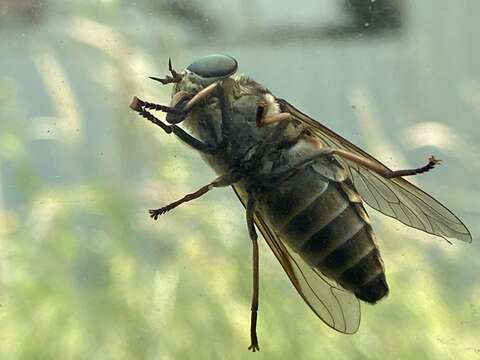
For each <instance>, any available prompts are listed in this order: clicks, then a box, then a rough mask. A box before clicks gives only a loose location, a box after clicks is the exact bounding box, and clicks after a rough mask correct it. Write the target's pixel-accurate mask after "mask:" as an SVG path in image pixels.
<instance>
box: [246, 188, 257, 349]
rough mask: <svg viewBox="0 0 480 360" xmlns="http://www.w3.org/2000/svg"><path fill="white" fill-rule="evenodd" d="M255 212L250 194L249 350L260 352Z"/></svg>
mask: <svg viewBox="0 0 480 360" xmlns="http://www.w3.org/2000/svg"><path fill="white" fill-rule="evenodd" d="M254 211H255V200H254V198H253V196H252V194H251V193H249V194H248V202H247V227H248V234H249V236H250V239H251V240H252V261H253V294H252V307H251V317H250V346H249V347H248V349H249V350H252V351H253V352H255V351H260V347H259V346H258V338H257V311H258V290H259V279H258V278H259V275H258V273H259V266H258V265H259V262H258V243H257V232H256V231H255V225H254V220H253V214H254Z"/></svg>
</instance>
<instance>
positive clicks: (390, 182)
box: [277, 99, 472, 242]
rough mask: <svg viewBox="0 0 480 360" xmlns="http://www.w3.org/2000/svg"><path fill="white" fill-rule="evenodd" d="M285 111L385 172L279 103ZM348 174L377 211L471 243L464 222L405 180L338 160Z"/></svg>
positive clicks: (332, 144)
mask: <svg viewBox="0 0 480 360" xmlns="http://www.w3.org/2000/svg"><path fill="white" fill-rule="evenodd" d="M277 102H278V103H279V104H280V107H281V108H282V110H283V111H286V112H289V113H291V114H292V115H293V116H294V117H295V118H296V119H298V120H299V121H300V122H302V123H303V124H305V125H307V126H308V128H309V129H310V130H311V131H312V136H315V137H316V138H317V139H318V140H320V141H321V142H322V143H323V144H324V145H325V146H328V147H332V148H340V149H344V150H348V151H350V152H353V153H356V154H358V155H361V156H364V157H367V158H369V159H371V160H372V161H374V162H376V163H377V164H379V165H380V166H382V167H383V168H384V169H387V170H390V169H388V168H387V167H386V166H385V165H383V164H382V163H381V162H380V161H378V160H377V159H375V158H374V157H372V156H371V155H369V154H368V153H366V152H365V151H363V150H362V149H360V148H359V147H357V146H355V145H353V144H352V143H350V142H349V141H348V140H346V139H344V138H343V137H341V136H340V135H338V134H336V133H334V132H333V131H332V130H330V129H328V128H327V127H325V126H323V125H321V124H320V123H318V122H317V121H315V120H314V119H312V118H310V117H309V116H307V115H305V114H303V113H302V112H301V111H299V110H298V109H296V108H295V107H293V106H292V105H291V104H289V103H288V102H287V101H285V100H283V99H277ZM338 160H339V161H340V162H341V163H342V164H343V165H344V166H345V168H346V169H348V171H349V175H350V178H351V180H352V182H353V184H354V186H355V188H356V190H357V191H358V192H359V193H360V195H361V196H362V198H363V200H364V201H365V202H366V203H367V204H368V205H370V206H371V207H373V208H374V209H376V210H378V211H380V212H382V213H383V214H385V215H387V216H390V217H393V218H395V219H397V220H399V221H400V222H402V223H404V224H405V225H408V226H411V227H413V228H415V229H419V230H422V231H425V232H427V233H429V234H433V235H437V236H440V237H442V238H444V239H445V240H447V241H448V242H450V241H449V240H450V239H457V240H461V241H466V242H471V241H472V236H471V234H470V232H469V231H468V229H467V228H466V226H465V225H464V224H463V222H462V221H461V220H460V219H459V218H458V217H457V216H455V215H454V214H453V213H452V212H451V211H450V210H449V209H447V208H446V207H445V206H443V205H442V204H441V203H440V202H438V201H437V200H435V199H434V198H433V197H432V196H430V195H428V194H427V193H426V192H424V191H423V190H421V189H419V188H418V187H416V186H415V185H413V184H411V183H410V182H408V181H407V180H405V179H404V178H401V177H398V178H392V179H386V178H384V177H382V176H380V175H379V174H377V173H375V172H373V171H371V170H369V169H367V168H365V167H363V166H361V165H358V164H357V163H355V162H352V161H349V160H345V159H343V158H338Z"/></svg>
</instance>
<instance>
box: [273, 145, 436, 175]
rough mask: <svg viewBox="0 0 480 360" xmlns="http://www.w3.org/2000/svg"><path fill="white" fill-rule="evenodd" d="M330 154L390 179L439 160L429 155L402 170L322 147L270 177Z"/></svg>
mask: <svg viewBox="0 0 480 360" xmlns="http://www.w3.org/2000/svg"><path fill="white" fill-rule="evenodd" d="M332 155H337V156H339V157H341V158H343V159H345V160H349V161H351V162H354V163H356V164H358V165H360V166H363V167H365V168H367V169H368V170H371V171H373V172H375V173H377V174H378V175H380V176H382V177H384V178H386V179H392V178H396V177H402V176H411V175H417V174H422V173H424V172H427V171H429V170H431V169H433V168H434V167H435V165H437V164H439V163H440V162H441V160H438V159H436V158H435V157H434V156H431V157H430V158H429V159H428V163H427V164H426V165H424V166H421V167H418V168H414V169H403V170H395V171H394V170H390V169H388V168H387V167H386V166H384V165H382V164H380V163H378V162H376V161H373V160H371V159H369V158H367V157H364V156H361V155H358V154H356V153H353V152H350V151H347V150H343V149H332V148H324V149H320V150H318V151H316V152H315V153H313V154H311V155H309V156H307V157H305V158H303V159H300V160H298V161H297V162H295V163H293V164H290V165H289V166H288V167H283V168H280V169H278V170H277V171H276V172H275V173H273V174H271V175H270V177H273V178H281V177H282V176H287V175H289V174H291V172H292V171H294V170H296V169H298V168H300V167H302V166H304V165H306V164H308V163H310V162H312V161H315V160H316V159H318V158H320V157H324V156H332Z"/></svg>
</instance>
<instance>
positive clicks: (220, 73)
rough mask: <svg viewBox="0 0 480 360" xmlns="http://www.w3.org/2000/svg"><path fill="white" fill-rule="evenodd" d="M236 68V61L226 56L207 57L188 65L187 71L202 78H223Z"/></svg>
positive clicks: (232, 72) (231, 73)
mask: <svg viewBox="0 0 480 360" xmlns="http://www.w3.org/2000/svg"><path fill="white" fill-rule="evenodd" d="M237 68H238V63H237V60H235V59H234V58H233V57H231V56H227V55H220V54H214V55H207V56H205V57H203V58H201V59H198V60H196V61H194V62H193V63H191V64H190V65H188V67H187V70H189V71H191V72H193V73H195V74H196V75H198V76H200V77H202V78H225V77H228V76H230V75H233V74H234V73H235V72H236V71H237Z"/></svg>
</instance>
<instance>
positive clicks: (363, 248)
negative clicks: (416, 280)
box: [130, 55, 472, 351]
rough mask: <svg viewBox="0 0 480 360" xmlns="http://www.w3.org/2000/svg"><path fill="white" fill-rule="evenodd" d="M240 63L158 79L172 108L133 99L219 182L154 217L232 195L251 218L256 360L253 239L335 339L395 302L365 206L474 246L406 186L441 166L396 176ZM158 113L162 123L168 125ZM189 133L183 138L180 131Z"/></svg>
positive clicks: (215, 61)
mask: <svg viewBox="0 0 480 360" xmlns="http://www.w3.org/2000/svg"><path fill="white" fill-rule="evenodd" d="M237 67H238V64H237V61H236V60H235V59H234V58H232V57H229V56H225V55H209V56H206V57H204V58H201V59H199V60H197V61H195V62H193V63H192V64H190V65H189V66H188V67H187V68H186V69H185V70H184V71H183V72H181V73H177V72H176V71H175V70H173V68H172V64H171V62H169V69H170V73H171V75H169V76H167V77H166V78H155V77H153V78H152V79H154V80H158V81H160V82H161V83H162V84H170V83H171V84H173V85H174V88H173V95H172V99H171V103H170V105H169V106H164V105H159V104H154V103H149V102H145V101H142V100H140V99H138V98H136V97H134V98H133V101H132V103H131V105H130V107H131V108H132V109H133V110H135V111H136V112H138V113H139V114H140V115H141V116H143V117H144V118H146V119H148V120H150V121H151V122H153V123H154V124H156V125H158V126H160V127H161V128H162V129H163V130H164V131H165V132H166V133H167V134H171V133H173V134H175V135H176V136H177V137H178V138H179V139H180V140H181V141H183V142H184V143H186V144H188V145H189V146H191V147H192V148H194V149H195V150H197V151H199V152H200V153H201V155H202V157H203V159H204V160H205V161H206V162H207V163H208V164H209V165H210V166H211V167H212V168H213V169H214V170H215V172H216V173H217V174H218V177H217V178H216V179H215V180H213V181H212V182H211V183H209V184H207V185H205V186H202V187H201V188H199V189H198V190H197V191H195V192H193V193H190V194H188V195H186V196H184V197H183V198H181V199H179V200H177V201H175V202H173V203H171V204H169V205H167V206H164V207H161V208H158V209H154V210H150V216H151V217H152V218H153V219H155V220H157V219H158V217H159V216H160V215H162V214H164V213H166V212H167V211H170V210H172V209H174V208H175V207H177V206H178V205H180V204H182V203H185V202H187V201H191V200H194V199H197V198H199V197H200V196H202V195H204V194H205V193H207V192H208V191H209V190H211V189H213V188H217V187H225V186H232V187H233V190H234V192H235V194H236V195H237V197H238V198H239V200H240V201H241V202H242V204H243V206H244V207H245V209H246V220H247V228H248V233H249V236H250V239H251V241H252V245H253V246H252V247H253V296H252V307H251V320H250V324H251V327H250V339H251V344H250V346H249V349H250V350H252V351H257V350H259V349H260V348H259V344H258V339H257V331H256V324H257V310H258V292H259V286H258V277H259V270H258V244H257V232H256V228H257V229H258V230H260V232H261V233H262V235H263V237H264V238H265V240H266V242H267V243H268V245H269V247H270V248H271V250H272V251H273V253H274V254H275V256H276V257H277V259H278V260H279V261H280V264H281V265H282V267H283V269H284V270H285V272H286V273H287V275H288V277H289V278H290V281H291V282H292V284H293V286H294V287H295V288H296V289H297V291H298V292H299V294H300V295H301V296H302V298H303V299H304V300H305V302H306V303H307V304H308V305H309V306H310V308H311V309H312V310H313V311H314V312H315V314H316V315H317V316H318V317H319V318H320V319H321V320H322V321H323V322H324V323H325V324H327V325H328V326H330V327H331V328H333V329H335V330H337V331H339V332H342V333H346V334H353V333H355V332H356V331H357V329H358V327H359V325H360V304H359V300H362V301H365V302H367V303H371V304H374V303H376V302H377V301H379V300H380V299H382V298H383V297H385V296H386V295H387V294H388V286H387V282H386V279H385V271H384V266H383V262H382V259H381V257H380V253H379V250H378V247H377V245H376V242H375V236H374V233H373V230H372V227H371V224H370V221H369V217H368V215H367V212H366V211H365V208H364V206H363V202H365V203H367V204H368V205H370V206H371V207H373V208H374V209H376V210H378V211H380V212H382V213H383V214H385V215H387V216H390V217H393V218H395V219H397V220H399V221H400V222H402V223H404V224H405V225H408V226H410V227H413V228H416V229H419V230H422V231H424V232H426V233H429V234H433V235H436V236H439V237H442V238H444V239H445V240H446V241H448V242H450V240H451V239H458V240H461V241H465V242H471V241H472V238H471V235H470V232H469V231H468V229H467V228H466V227H465V225H464V224H463V223H462V221H461V220H460V219H458V218H457V217H456V216H455V215H454V214H453V213H452V212H451V211H450V210H448V209H447V208H446V207H445V206H443V205H442V204H441V203H439V202H438V201H437V200H435V199H434V198H433V197H432V196H430V195H428V194H427V193H425V192H424V191H422V190H420V189H419V188H418V187H416V186H415V185H413V184H411V183H410V182H408V181H407V180H405V179H404V177H405V176H411V175H417V174H421V173H424V172H427V171H429V170H431V169H433V168H434V166H435V165H437V164H438V163H439V160H437V159H435V158H434V157H433V156H432V157H430V158H429V160H428V163H427V164H426V165H424V166H422V167H419V168H416V169H407V170H397V171H392V170H390V169H389V168H387V167H386V166H385V165H383V164H382V163H381V162H379V161H378V160H376V159H375V158H373V157H372V156H370V155H369V154H367V153H366V152H365V151H363V150H361V149H360V148H358V147H357V146H355V145H353V144H351V143H350V142H349V141H348V140H346V139H344V138H343V137H341V136H339V135H337V134H336V133H334V132H333V131H331V130H329V129H328V128H326V127H325V126H323V125H321V124H320V123H318V122H317V121H315V120H313V119H312V118H310V117H308V116H307V115H305V114H303V113H302V112H301V111H299V110H298V109H296V108H295V107H293V106H292V105H290V104H289V103H288V102H287V101H285V100H283V99H279V98H276V97H275V96H274V95H273V94H272V93H271V92H270V91H269V90H267V89H266V88H265V87H264V86H262V85H260V84H259V83H257V82H255V81H254V80H252V79H250V78H249V77H247V76H244V75H235V73H236V70H237ZM150 110H157V111H162V112H165V113H166V114H167V115H166V121H167V122H168V124H166V123H164V122H162V121H161V120H159V119H158V118H156V117H155V116H154V115H153V114H152V113H151V112H150ZM179 123H182V124H184V125H185V127H186V129H187V130H188V132H187V131H186V130H183V128H181V127H179V126H178V125H177V124H179Z"/></svg>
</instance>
